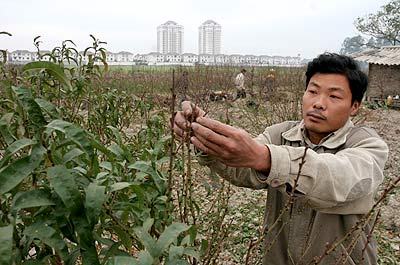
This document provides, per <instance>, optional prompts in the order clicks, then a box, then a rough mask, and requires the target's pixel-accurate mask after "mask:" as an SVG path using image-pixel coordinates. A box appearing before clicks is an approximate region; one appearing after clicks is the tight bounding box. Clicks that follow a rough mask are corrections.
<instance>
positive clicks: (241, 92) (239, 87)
mask: <svg viewBox="0 0 400 265" xmlns="http://www.w3.org/2000/svg"><path fill="white" fill-rule="evenodd" d="M245 74H246V69H242V70H241V71H240V73H239V74H238V75H237V76H236V78H235V86H236V98H237V99H238V98H246V88H245V86H244V79H245Z"/></svg>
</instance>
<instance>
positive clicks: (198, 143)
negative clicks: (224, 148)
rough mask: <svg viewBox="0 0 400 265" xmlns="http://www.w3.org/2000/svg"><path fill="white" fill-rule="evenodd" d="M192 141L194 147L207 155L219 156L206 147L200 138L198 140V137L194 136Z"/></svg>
mask: <svg viewBox="0 0 400 265" xmlns="http://www.w3.org/2000/svg"><path fill="white" fill-rule="evenodd" d="M190 141H191V142H192V144H193V145H194V146H196V147H197V148H198V149H200V150H201V151H203V152H204V153H206V154H209V155H212V156H218V154H217V153H216V152H215V151H214V150H212V149H211V148H209V147H207V146H205V145H204V144H203V143H202V142H201V141H200V140H199V138H197V137H196V136H192V137H191V138H190Z"/></svg>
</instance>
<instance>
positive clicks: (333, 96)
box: [331, 95, 340, 99]
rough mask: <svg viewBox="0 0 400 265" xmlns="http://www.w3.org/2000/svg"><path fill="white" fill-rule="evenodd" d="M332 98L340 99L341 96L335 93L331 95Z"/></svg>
mask: <svg viewBox="0 0 400 265" xmlns="http://www.w3.org/2000/svg"><path fill="white" fill-rule="evenodd" d="M331 98H335V99H339V98H340V97H338V96H335V95H331Z"/></svg>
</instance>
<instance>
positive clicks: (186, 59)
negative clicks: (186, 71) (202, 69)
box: [182, 53, 199, 64]
mask: <svg viewBox="0 0 400 265" xmlns="http://www.w3.org/2000/svg"><path fill="white" fill-rule="evenodd" d="M182 62H183V63H191V64H195V63H198V62H199V56H198V55H197V54H194V53H184V54H182Z"/></svg>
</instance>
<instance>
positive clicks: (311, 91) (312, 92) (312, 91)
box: [308, 90, 317, 94]
mask: <svg viewBox="0 0 400 265" xmlns="http://www.w3.org/2000/svg"><path fill="white" fill-rule="evenodd" d="M308 92H309V93H311V94H317V91H315V90H308Z"/></svg>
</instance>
